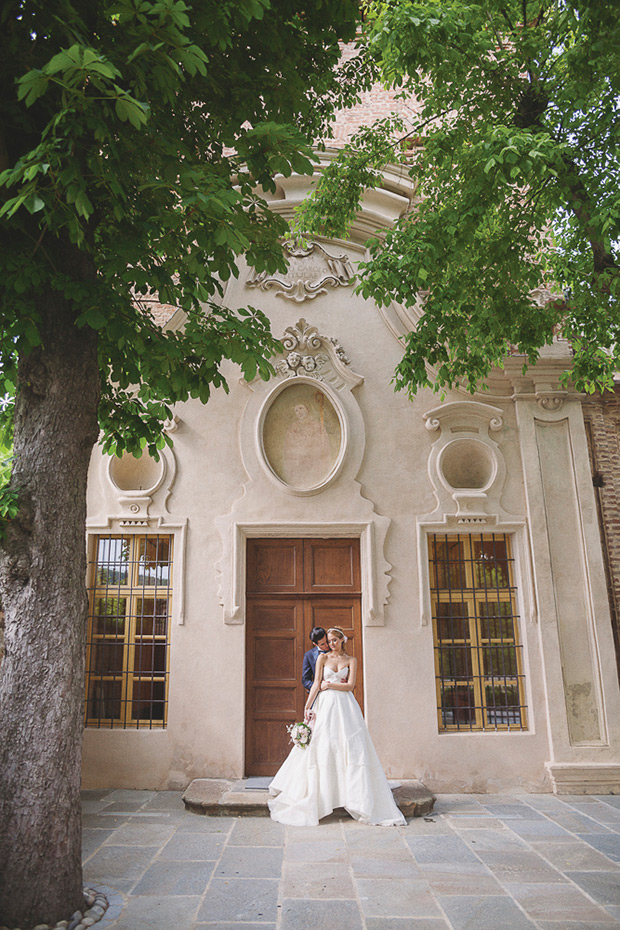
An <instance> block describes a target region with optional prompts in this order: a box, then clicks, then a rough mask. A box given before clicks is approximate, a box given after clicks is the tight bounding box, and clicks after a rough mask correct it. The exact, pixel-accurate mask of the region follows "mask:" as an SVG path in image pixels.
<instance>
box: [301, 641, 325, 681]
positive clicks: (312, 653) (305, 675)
mask: <svg viewBox="0 0 620 930" xmlns="http://www.w3.org/2000/svg"><path fill="white" fill-rule="evenodd" d="M320 655H321V650H320V649H319V647H318V646H313V647H312V649H308V651H307V652H306V653H305V655H304V664H303V665H302V668H301V682H302V684H303V686H304V688H305V689H306V691H309V690H310V688H311V687H312V685H313V683H314V671H315V669H316V660H317V659H318V657H319V656H320Z"/></svg>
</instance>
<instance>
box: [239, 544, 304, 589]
mask: <svg viewBox="0 0 620 930" xmlns="http://www.w3.org/2000/svg"><path fill="white" fill-rule="evenodd" d="M247 553H248V576H247V589H248V591H252V592H254V591H256V592H258V591H264V592H268V591H272V592H278V593H282V594H286V593H293V592H297V591H298V592H300V593H301V592H302V591H303V540H301V539H251V540H249V541H248V548H247Z"/></svg>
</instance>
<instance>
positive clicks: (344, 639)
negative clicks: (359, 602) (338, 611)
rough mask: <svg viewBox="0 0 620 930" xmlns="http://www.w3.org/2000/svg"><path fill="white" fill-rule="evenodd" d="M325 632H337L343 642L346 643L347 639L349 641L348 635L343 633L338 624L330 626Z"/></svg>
mask: <svg viewBox="0 0 620 930" xmlns="http://www.w3.org/2000/svg"><path fill="white" fill-rule="evenodd" d="M327 632H328V633H339V634H340V636H341V637H342V642H343V643H348V641H349V637H348V636H345V635H344V633H343V632H342V630H341V629H340V627H339V626H332V627H330V628H329V630H328V631H327Z"/></svg>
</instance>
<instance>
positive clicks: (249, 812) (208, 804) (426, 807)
mask: <svg viewBox="0 0 620 930" xmlns="http://www.w3.org/2000/svg"><path fill="white" fill-rule="evenodd" d="M245 783H246V780H245V779H237V780H227V779H224V778H195V779H194V780H193V781H192V782H191V783H190V784H189V785H188V787H187V788H186V790H185V793H184V794H183V803H184V804H185V807H186V809H187V810H188V811H191V812H192V813H194V814H209V815H210V816H211V817H243V816H251V817H268V816H269V808H268V807H267V799H268V797H269V792H268V791H265V790H258V791H257V790H248V789H246V788H245V787H244V786H245ZM394 800H395V801H396V804H397V805H398V807H399V808H400V810H401V811H402V812H403V814H404V815H405V817H425V816H426V815H427V814H430V812H431V811H432V809H433V806H434V804H435V796H434V795H433V794H432V793H431V792H430V791H429V790H428V788H427V787H426V786H425V785H423V784H422V782H421V781H417V780H416V779H406V780H402V781H401V782H400V786H399V787H398V788H394Z"/></svg>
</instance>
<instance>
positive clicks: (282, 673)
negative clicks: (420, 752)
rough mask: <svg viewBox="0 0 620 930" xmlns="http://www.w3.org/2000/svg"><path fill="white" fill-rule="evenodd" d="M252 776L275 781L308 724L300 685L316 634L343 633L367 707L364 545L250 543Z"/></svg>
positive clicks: (248, 752) (248, 765) (248, 745)
mask: <svg viewBox="0 0 620 930" xmlns="http://www.w3.org/2000/svg"><path fill="white" fill-rule="evenodd" d="M246 616H247V643H246V656H247V659H246V737H245V760H246V761H245V769H246V774H247V775H273V774H275V772H276V771H277V769H278V768H279V766H280V765H281V764H282V762H283V761H284V759H285V758H286V756H287V754H288V752H289V750H290V748H291V744H290V741H289V736H288V733H287V731H286V727H287V724H290V723H294V722H295V721H297V720H303V712H304V704H305V702H306V696H307V695H306V691H305V690H304V687H303V685H302V683H301V669H302V662H303V656H304V652H306V650H308V649H310V648H311V645H312V644H311V642H310V640H309V635H310V631H311V630H312V628H313V627H315V626H322V627H324V628H325V629H326V630H327V629H328V628H329V627H333V626H337V627H340V629H342V630H343V632H344V633H345V634H346V636H347V637H348V642H347V644H346V650H347V652H348V653H349V654H350V655H354V656H356V657H357V660H358V671H357V681H356V686H355V692H354V693H355V697H356V698H357V700H358V702H359V705H360V707H361V708H362V709H363V707H364V700H363V699H364V695H363V665H362V627H361V579H360V558H359V539H343V538H338V539H314V538H306V539H251V540H248V543H247V611H246Z"/></svg>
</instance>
